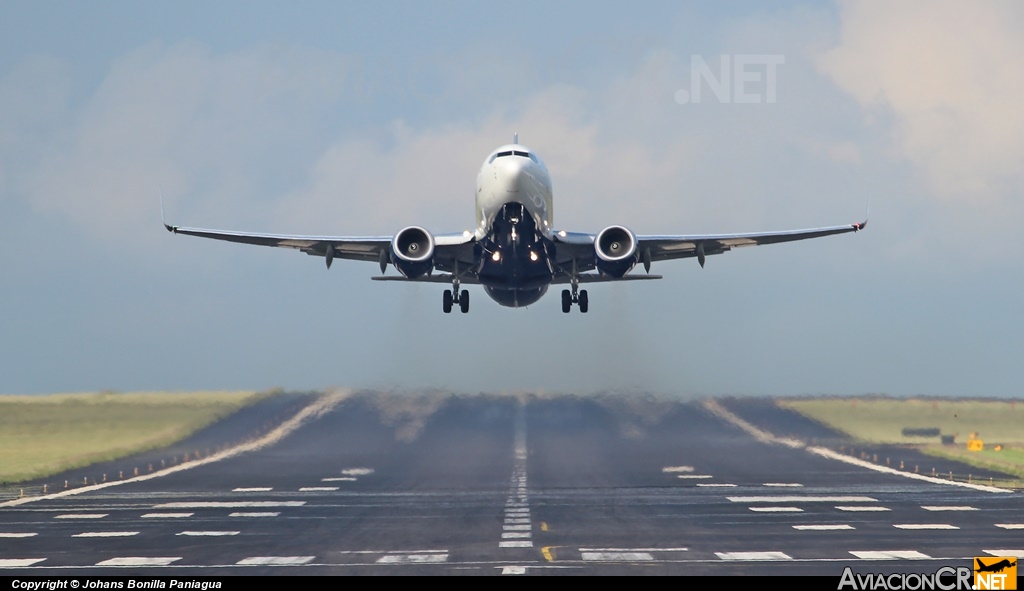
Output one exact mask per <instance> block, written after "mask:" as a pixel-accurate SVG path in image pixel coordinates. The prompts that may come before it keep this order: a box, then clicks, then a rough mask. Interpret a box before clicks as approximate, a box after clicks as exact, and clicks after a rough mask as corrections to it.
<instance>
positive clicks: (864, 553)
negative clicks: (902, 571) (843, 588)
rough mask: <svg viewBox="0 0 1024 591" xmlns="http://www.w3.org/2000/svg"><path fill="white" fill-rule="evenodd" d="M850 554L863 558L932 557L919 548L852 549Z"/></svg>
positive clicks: (905, 558) (915, 558) (921, 558)
mask: <svg viewBox="0 0 1024 591" xmlns="http://www.w3.org/2000/svg"><path fill="white" fill-rule="evenodd" d="M850 554H853V555H854V556H856V557H857V558H860V559H861V560H927V559H929V558H931V556H928V555H927V554H922V553H920V552H918V551H917V550H882V551H878V550H857V551H853V550H851V551H850Z"/></svg>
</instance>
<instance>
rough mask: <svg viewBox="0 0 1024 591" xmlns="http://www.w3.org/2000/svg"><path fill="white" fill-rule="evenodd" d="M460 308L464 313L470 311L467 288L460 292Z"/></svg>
mask: <svg viewBox="0 0 1024 591" xmlns="http://www.w3.org/2000/svg"><path fill="white" fill-rule="evenodd" d="M459 309H460V310H462V313H463V314H465V313H466V312H469V292H468V291H467V290H465V289H464V290H462V293H461V294H459Z"/></svg>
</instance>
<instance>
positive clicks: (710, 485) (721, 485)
mask: <svg viewBox="0 0 1024 591" xmlns="http://www.w3.org/2000/svg"><path fill="white" fill-rule="evenodd" d="M697 486H704V487H708V488H732V487H734V486H736V485H735V484H725V483H722V482H714V483H712V482H698V483H697Z"/></svg>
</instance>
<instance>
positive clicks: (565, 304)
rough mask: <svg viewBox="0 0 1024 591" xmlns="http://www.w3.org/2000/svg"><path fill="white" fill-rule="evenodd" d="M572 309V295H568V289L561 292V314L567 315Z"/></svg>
mask: <svg viewBox="0 0 1024 591" xmlns="http://www.w3.org/2000/svg"><path fill="white" fill-rule="evenodd" d="M571 309H572V294H570V293H569V290H568V289H563V290H562V312H563V313H565V314H568V313H569V310H571Z"/></svg>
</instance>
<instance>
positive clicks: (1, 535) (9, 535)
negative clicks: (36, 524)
mask: <svg viewBox="0 0 1024 591" xmlns="http://www.w3.org/2000/svg"><path fill="white" fill-rule="evenodd" d="M37 535H39V534H37V533H34V532H32V533H29V532H25V533H17V532H0V538H31V537H34V536H37Z"/></svg>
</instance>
